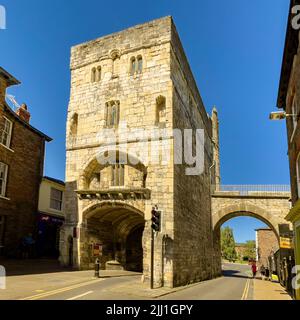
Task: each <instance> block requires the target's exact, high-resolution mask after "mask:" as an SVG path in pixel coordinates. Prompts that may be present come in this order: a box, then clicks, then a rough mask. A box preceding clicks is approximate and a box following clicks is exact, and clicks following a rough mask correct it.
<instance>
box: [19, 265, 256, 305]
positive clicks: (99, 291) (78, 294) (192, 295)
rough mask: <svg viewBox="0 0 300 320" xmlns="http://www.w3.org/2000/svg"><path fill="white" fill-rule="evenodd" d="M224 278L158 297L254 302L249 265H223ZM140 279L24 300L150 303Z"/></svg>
mask: <svg viewBox="0 0 300 320" xmlns="http://www.w3.org/2000/svg"><path fill="white" fill-rule="evenodd" d="M223 270H224V272H223V273H224V276H223V277H221V278H218V279H214V280H210V281H205V282H202V283H199V284H196V285H192V286H190V287H188V288H184V289H180V290H179V291H176V292H173V293H170V294H168V295H165V296H162V297H160V298H158V300H252V299H253V293H252V290H253V289H252V280H251V278H249V276H250V272H249V271H250V267H249V266H248V265H238V264H224V265H223ZM140 279H141V277H140V276H124V277H118V278H107V279H99V280H93V281H90V282H86V283H82V284H77V285H74V286H69V287H65V288H60V289H57V290H53V291H49V292H41V293H39V294H36V295H33V296H30V297H24V298H25V300H70V301H72V300H73V301H74V300H149V296H148V297H147V296H146V295H143V294H141V293H142V291H141V292H139V291H138V290H133V289H132V288H134V287H137V286H138V283H140Z"/></svg>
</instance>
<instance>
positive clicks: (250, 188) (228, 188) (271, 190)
mask: <svg viewBox="0 0 300 320" xmlns="http://www.w3.org/2000/svg"><path fill="white" fill-rule="evenodd" d="M212 192H213V193H216V194H222V193H223V194H228V195H238V196H261V195H283V194H286V195H288V194H290V193H291V187H290V186H289V185H219V186H216V185H214V186H212Z"/></svg>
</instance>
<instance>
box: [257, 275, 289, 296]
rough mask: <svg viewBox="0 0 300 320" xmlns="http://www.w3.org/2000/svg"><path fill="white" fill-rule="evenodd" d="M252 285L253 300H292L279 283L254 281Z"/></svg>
mask: <svg viewBox="0 0 300 320" xmlns="http://www.w3.org/2000/svg"><path fill="white" fill-rule="evenodd" d="M253 285H254V296H253V300H292V298H291V296H290V295H289V294H288V293H287V292H286V291H285V290H284V288H283V287H282V286H281V285H280V284H279V283H275V282H271V281H268V280H260V279H255V280H254V284H253Z"/></svg>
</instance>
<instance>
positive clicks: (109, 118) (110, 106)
mask: <svg viewBox="0 0 300 320" xmlns="http://www.w3.org/2000/svg"><path fill="white" fill-rule="evenodd" d="M119 119H120V103H119V102H118V101H111V102H108V103H107V104H106V124H107V126H108V127H117V126H118V125H119Z"/></svg>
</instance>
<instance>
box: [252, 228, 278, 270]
mask: <svg viewBox="0 0 300 320" xmlns="http://www.w3.org/2000/svg"><path fill="white" fill-rule="evenodd" d="M278 249H279V243H278V238H277V237H276V234H275V233H274V231H273V230H272V229H258V230H256V252H257V258H258V261H257V266H258V268H260V267H261V266H262V265H264V266H265V267H268V265H269V257H270V256H271V255H273V254H274V253H275V252H276V251H277V250H278Z"/></svg>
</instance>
